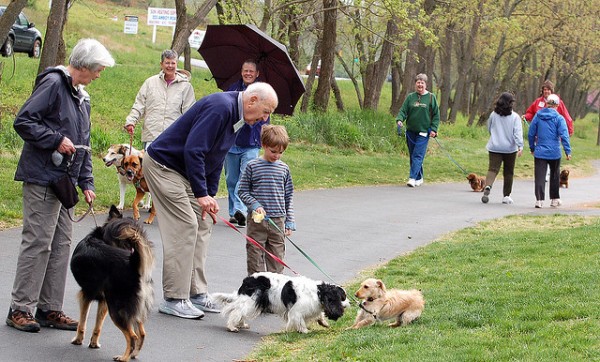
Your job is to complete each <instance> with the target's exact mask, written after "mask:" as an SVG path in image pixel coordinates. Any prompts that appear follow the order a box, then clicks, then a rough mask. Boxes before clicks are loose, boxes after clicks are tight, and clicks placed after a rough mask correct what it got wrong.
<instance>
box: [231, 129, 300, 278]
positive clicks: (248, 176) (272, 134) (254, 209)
mask: <svg viewBox="0 0 600 362" xmlns="http://www.w3.org/2000/svg"><path fill="white" fill-rule="evenodd" d="M260 141H261V145H262V148H263V155H262V156H261V157H259V158H256V159H254V160H252V161H250V162H248V164H247V165H246V169H245V170H244V173H243V174H242V178H241V179H240V184H239V191H238V195H239V197H240V199H241V200H242V202H244V203H245V204H246V206H248V217H247V220H248V221H249V222H248V231H247V233H248V236H249V237H251V238H252V239H254V240H256V241H257V242H258V243H260V244H261V245H262V246H263V247H264V248H265V249H266V250H267V251H269V252H270V253H272V254H273V255H275V256H277V257H278V258H279V259H282V260H283V258H284V256H285V236H290V235H291V234H292V231H294V230H296V225H295V222H294V204H293V197H294V184H293V183H292V175H291V174H290V168H289V167H288V165H286V164H285V163H284V162H283V161H281V160H280V158H281V155H282V154H283V152H285V150H286V148H287V146H288V144H289V137H288V134H287V132H286V130H285V127H283V126H276V125H265V126H263V128H262V132H261V137H260ZM263 218H264V220H263ZM269 219H270V220H271V221H273V223H275V224H276V225H277V228H276V227H274V226H273V225H272V224H271V223H270V222H269ZM251 220H254V221H251ZM284 233H285V235H284ZM246 255H247V259H246V263H247V270H248V275H251V274H253V273H256V272H261V271H269V272H274V273H281V272H283V265H281V264H279V263H278V262H277V261H275V260H273V259H272V258H270V257H265V253H264V252H263V251H262V250H260V249H259V248H258V247H256V246H254V245H252V244H250V243H247V244H246Z"/></svg>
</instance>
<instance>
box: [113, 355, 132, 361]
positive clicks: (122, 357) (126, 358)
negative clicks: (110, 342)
mask: <svg viewBox="0 0 600 362" xmlns="http://www.w3.org/2000/svg"><path fill="white" fill-rule="evenodd" d="M113 361H120V362H127V361H129V357H128V356H114V357H113Z"/></svg>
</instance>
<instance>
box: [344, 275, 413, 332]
mask: <svg viewBox="0 0 600 362" xmlns="http://www.w3.org/2000/svg"><path fill="white" fill-rule="evenodd" d="M354 295H355V296H356V297H357V298H360V299H361V300H362V301H361V302H360V305H359V306H360V309H359V310H358V314H357V315H356V320H355V321H354V324H353V325H352V326H351V327H348V328H347V329H358V328H362V327H365V326H368V325H371V324H373V323H375V322H376V321H378V320H386V319H396V321H395V322H393V323H390V324H389V326H390V327H398V326H404V325H407V324H409V323H410V322H412V321H414V320H415V319H417V318H419V316H420V315H421V313H422V312H423V309H424V308H425V300H424V299H423V294H422V293H421V292H420V291H419V290H416V289H412V290H399V289H389V290H388V289H386V287H385V284H383V282H382V281H381V280H379V279H373V278H370V279H367V280H365V281H364V282H362V283H361V285H360V288H359V289H358V290H357V291H356V293H355V294H354Z"/></svg>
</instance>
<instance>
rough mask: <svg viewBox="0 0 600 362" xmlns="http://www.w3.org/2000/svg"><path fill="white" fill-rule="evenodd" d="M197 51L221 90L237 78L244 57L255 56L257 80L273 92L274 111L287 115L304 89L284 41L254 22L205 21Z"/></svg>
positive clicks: (244, 59)
mask: <svg viewBox="0 0 600 362" xmlns="http://www.w3.org/2000/svg"><path fill="white" fill-rule="evenodd" d="M198 51H199V52H200V55H202V57H203V58H204V61H206V64H207V65H208V68H209V69H210V71H211V73H212V75H213V78H215V81H216V82H217V86H218V87H219V88H220V89H222V90H226V89H227V88H228V87H229V86H230V85H231V84H233V83H234V82H236V81H238V80H239V79H240V78H241V69H242V64H243V63H244V61H246V60H248V59H253V60H255V61H256V63H257V65H258V70H259V71H260V76H259V78H258V80H261V81H263V82H266V83H269V84H270V85H271V86H272V87H273V89H275V92H277V98H278V99H279V105H278V106H277V109H275V113H277V114H287V115H291V114H292V112H293V111H294V106H295V105H296V103H297V102H298V100H299V99H300V97H301V96H302V94H303V93H304V92H305V90H306V89H305V88H304V82H303V81H302V78H301V77H300V74H299V73H298V70H297V69H296V67H295V66H294V63H293V62H292V59H291V58H290V55H289V54H288V52H287V49H286V47H285V45H283V44H281V43H280V42H278V41H276V40H274V39H273V38H271V37H270V36H268V35H267V34H265V33H263V32H262V31H261V30H260V29H258V28H257V27H256V26H254V25H208V26H207V27H206V34H205V36H204V40H203V41H202V44H201V45H200V48H199V49H198Z"/></svg>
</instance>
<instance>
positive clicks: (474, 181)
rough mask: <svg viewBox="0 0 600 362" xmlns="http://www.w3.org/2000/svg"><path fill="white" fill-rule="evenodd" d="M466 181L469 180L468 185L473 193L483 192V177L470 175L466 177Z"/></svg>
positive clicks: (474, 174)
mask: <svg viewBox="0 0 600 362" xmlns="http://www.w3.org/2000/svg"><path fill="white" fill-rule="evenodd" d="M467 180H469V184H470V185H471V188H472V189H473V191H475V192H481V191H483V188H484V187H485V177H481V176H478V175H477V174H476V173H470V174H469V175H468V176H467Z"/></svg>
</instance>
